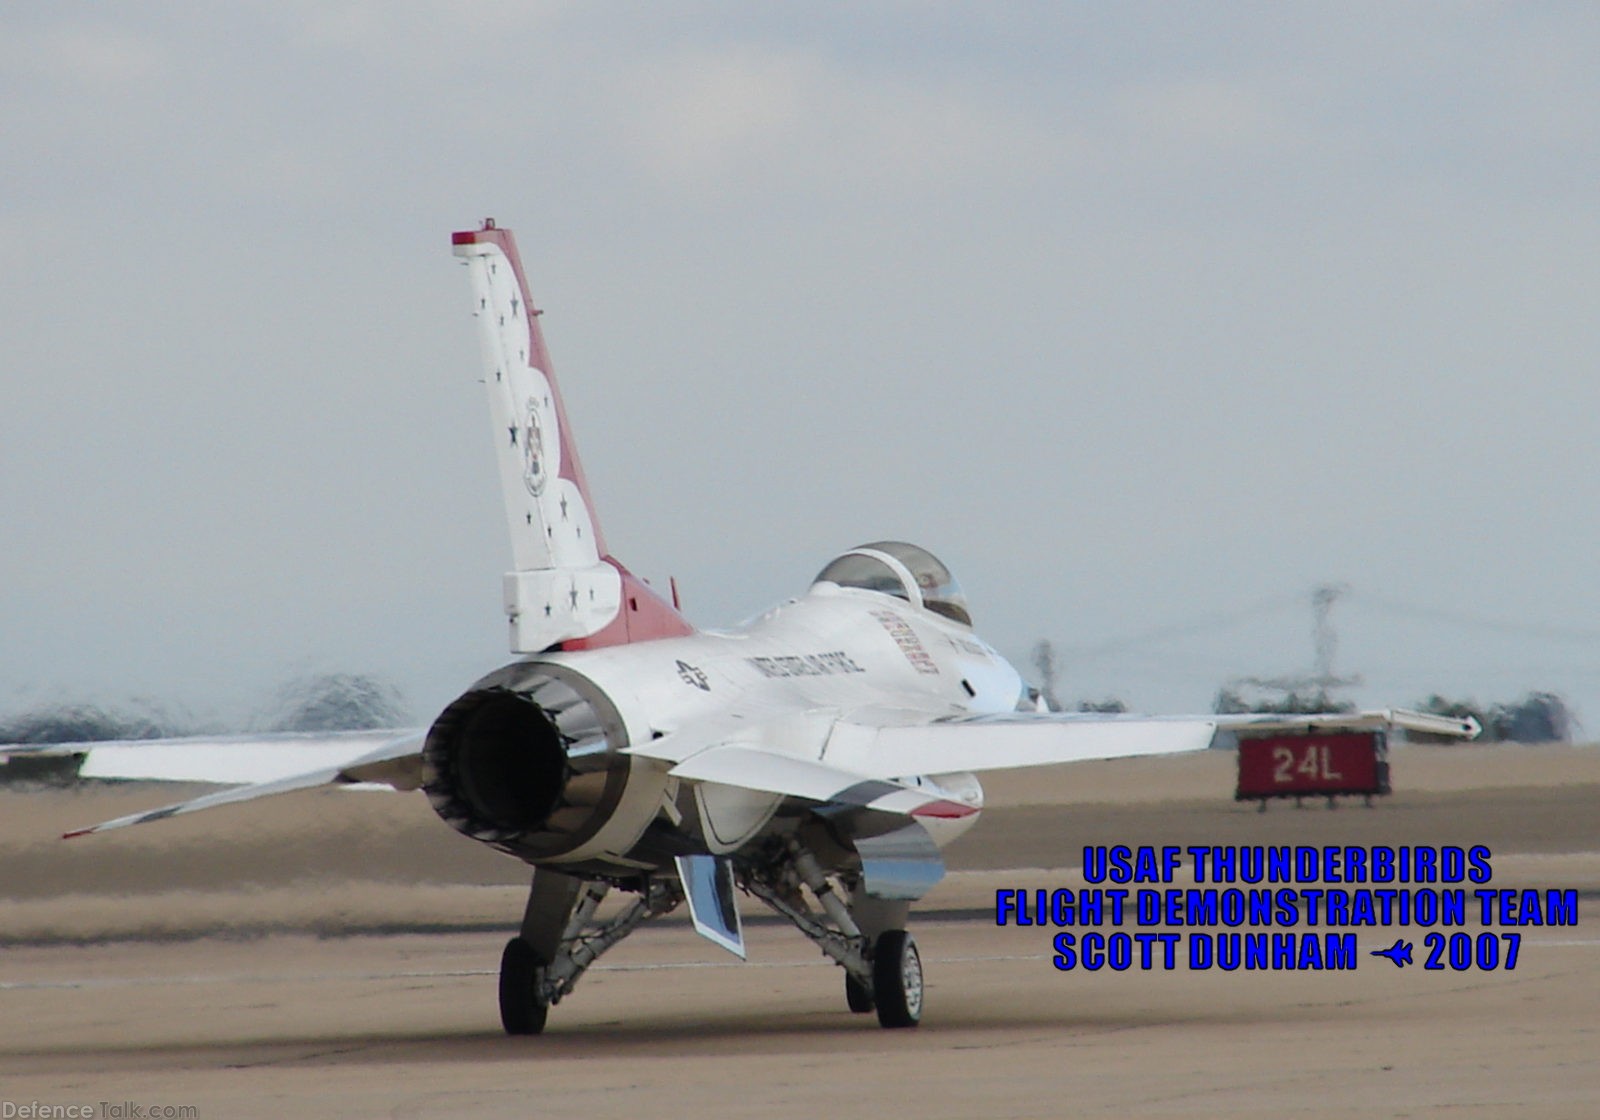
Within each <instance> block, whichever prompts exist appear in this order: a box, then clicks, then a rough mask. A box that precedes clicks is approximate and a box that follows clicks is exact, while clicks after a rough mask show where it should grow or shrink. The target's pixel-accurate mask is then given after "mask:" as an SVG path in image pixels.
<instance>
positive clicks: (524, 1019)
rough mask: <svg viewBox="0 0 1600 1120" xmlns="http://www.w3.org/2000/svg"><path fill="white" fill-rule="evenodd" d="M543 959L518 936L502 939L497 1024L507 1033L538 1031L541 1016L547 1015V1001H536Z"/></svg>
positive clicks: (537, 999) (542, 1027)
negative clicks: (503, 946) (504, 941)
mask: <svg viewBox="0 0 1600 1120" xmlns="http://www.w3.org/2000/svg"><path fill="white" fill-rule="evenodd" d="M543 972H544V961H542V960H540V959H539V954H537V953H535V952H534V951H533V946H532V945H529V944H528V943H527V942H526V941H524V940H523V939H522V938H520V937H513V938H512V939H511V940H510V941H507V942H506V949H505V952H503V953H501V954H500V1025H501V1026H503V1027H505V1029H506V1033H507V1034H540V1033H542V1032H543V1031H544V1021H545V1017H546V1016H548V1015H549V1014H550V1008H549V1006H548V1005H547V1004H543V1003H540V1002H539V996H538V986H539V981H540V979H541V973H543Z"/></svg>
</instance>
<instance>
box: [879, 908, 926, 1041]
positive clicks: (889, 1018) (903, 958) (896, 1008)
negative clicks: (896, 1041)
mask: <svg viewBox="0 0 1600 1120" xmlns="http://www.w3.org/2000/svg"><path fill="white" fill-rule="evenodd" d="M872 996H873V999H874V1000H875V1001H876V1003H877V1005H878V1023H879V1024H880V1025H881V1026H885V1027H914V1026H916V1025H917V1024H918V1023H920V1022H922V957H921V955H920V954H919V953H918V952H917V943H916V942H915V941H914V940H912V937H911V935H910V934H909V933H907V932H906V931H905V930H903V929H891V930H886V931H884V932H883V933H881V934H879V935H878V943H877V944H876V945H875V946H874V947H873V950H872Z"/></svg>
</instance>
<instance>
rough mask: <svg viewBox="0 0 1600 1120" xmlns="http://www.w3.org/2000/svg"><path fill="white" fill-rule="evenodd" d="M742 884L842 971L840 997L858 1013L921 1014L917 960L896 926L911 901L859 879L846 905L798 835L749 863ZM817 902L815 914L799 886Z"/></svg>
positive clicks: (887, 1022)
mask: <svg viewBox="0 0 1600 1120" xmlns="http://www.w3.org/2000/svg"><path fill="white" fill-rule="evenodd" d="M742 880H743V881H742V884H741V885H742V886H744V888H745V889H746V890H748V891H749V892H750V893H751V894H753V895H755V896H756V897H757V898H759V899H761V901H762V902H765V903H766V904H767V905H768V906H769V907H771V908H772V909H773V910H775V911H777V912H778V913H779V914H782V915H783V916H784V917H785V918H788V919H789V920H790V921H791V922H793V923H794V924H795V926H796V927H797V928H798V929H799V930H800V932H801V933H803V934H805V935H806V936H807V937H809V938H810V939H811V941H812V942H813V943H814V944H815V945H816V946H817V948H819V949H821V950H822V952H823V954H824V955H825V956H828V957H832V958H833V960H834V961H836V962H837V963H838V964H839V965H840V966H841V967H842V968H843V969H844V971H845V981H844V994H845V1002H846V1004H847V1005H848V1006H849V1008H850V1010H851V1011H853V1012H856V1013H857V1014H864V1013H866V1012H868V1011H873V1010H876V1011H877V1013H878V1022H879V1024H881V1025H882V1026H885V1027H914V1026H916V1025H917V1023H919V1022H920V1021H921V1019H922V959H921V957H919V956H918V955H917V946H916V942H915V941H913V940H912V939H911V936H910V934H908V933H906V931H905V930H904V929H903V928H901V927H902V926H904V924H905V920H906V916H907V914H908V912H909V911H910V908H911V907H910V903H908V902H899V901H889V900H884V899H877V898H871V897H869V896H868V895H866V894H865V893H864V892H863V891H862V890H861V889H860V885H859V884H855V889H854V890H852V891H851V892H850V902H849V904H848V905H847V904H846V903H845V901H844V898H843V897H841V894H842V892H841V891H840V890H839V889H838V886H837V885H836V884H835V882H834V879H833V877H831V876H829V875H828V874H827V873H826V872H824V871H823V870H822V867H821V865H820V864H819V863H818V862H817V859H816V857H815V856H814V855H813V854H812V853H811V852H810V851H808V850H807V849H806V848H805V847H803V846H802V845H801V844H800V842H799V841H798V840H790V841H789V843H788V844H787V845H786V846H785V848H784V850H783V853H782V856H781V857H780V858H777V859H774V860H772V861H771V862H769V863H765V864H762V865H758V866H756V867H753V868H750V869H748V870H747V871H745V873H744V874H743V875H742ZM802 886H804V887H805V888H806V889H807V890H809V891H810V893H811V895H812V896H813V897H814V898H815V899H816V900H817V905H818V906H820V907H821V909H822V913H820V914H819V913H817V912H816V911H815V910H813V909H812V907H811V905H810V904H809V903H808V902H807V900H806V896H805V894H804V893H803V892H802V891H801V889H800V888H801V887H802Z"/></svg>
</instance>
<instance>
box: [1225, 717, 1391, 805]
mask: <svg viewBox="0 0 1600 1120" xmlns="http://www.w3.org/2000/svg"><path fill="white" fill-rule="evenodd" d="M1387 754H1388V751H1387V749H1386V744H1385V742H1384V736H1383V734H1382V732H1371V731H1363V732H1351V733H1345V734H1333V735H1274V736H1269V737H1265V738H1259V739H1241V740H1240V741H1239V786H1238V789H1237V790H1236V791H1235V793H1234V796H1235V798H1237V799H1239V800H1247V799H1250V798H1258V797H1297V796H1298V797H1304V796H1308V795H1310V796H1324V795H1330V794H1368V795H1371V794H1379V793H1388V792H1389V762H1388V758H1387Z"/></svg>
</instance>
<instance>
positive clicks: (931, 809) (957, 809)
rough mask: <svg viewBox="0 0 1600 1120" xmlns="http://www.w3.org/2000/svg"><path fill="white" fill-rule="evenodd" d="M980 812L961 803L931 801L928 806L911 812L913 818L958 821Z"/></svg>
mask: <svg viewBox="0 0 1600 1120" xmlns="http://www.w3.org/2000/svg"><path fill="white" fill-rule="evenodd" d="M977 811H978V810H976V809H974V808H973V807H972V806H971V805H963V804H961V803H960V802H959V801H930V802H928V803H927V804H926V805H922V806H919V807H918V808H915V809H913V810H911V815H912V816H913V817H937V818H939V819H940V820H958V819H960V818H961V817H970V816H972V814H974V813H976V812H977Z"/></svg>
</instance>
